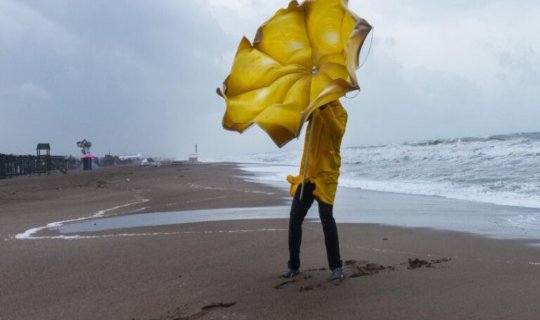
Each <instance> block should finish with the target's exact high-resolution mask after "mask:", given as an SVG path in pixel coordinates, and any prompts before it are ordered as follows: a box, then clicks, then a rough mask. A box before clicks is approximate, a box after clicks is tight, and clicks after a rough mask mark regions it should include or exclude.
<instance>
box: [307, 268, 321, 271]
mask: <svg viewBox="0 0 540 320" xmlns="http://www.w3.org/2000/svg"><path fill="white" fill-rule="evenodd" d="M306 271H311V272H314V271H326V268H314V269H307V270H306Z"/></svg>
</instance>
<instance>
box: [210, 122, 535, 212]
mask: <svg viewBox="0 0 540 320" xmlns="http://www.w3.org/2000/svg"><path fill="white" fill-rule="evenodd" d="M301 155H302V150H297V151H288V152H282V151H276V152H270V153H258V154H249V155H242V156H235V157H226V158H220V159H213V160H215V161H230V162H235V163H238V164H239V165H240V166H241V168H242V169H243V170H245V171H247V172H250V173H254V174H255V175H254V177H253V178H252V179H254V180H258V181H261V182H265V181H266V182H270V183H271V182H284V181H285V177H286V176H287V175H288V174H298V167H299V163H300V160H301ZM341 156H342V168H341V175H340V178H339V185H340V186H341V187H345V188H352V189H364V190H373V191H383V192H393V193H404V194H416V195H429V196H439V197H445V198H449V199H460V200H471V201H478V202H485V203H492V204H499V205H508V206H519V207H527V208H540V132H530V133H513V134H501V135H491V136H486V137H464V138H453V139H436V140H426V141H416V142H406V143H401V144H385V145H370V146H356V147H347V148H343V149H342V154H341Z"/></svg>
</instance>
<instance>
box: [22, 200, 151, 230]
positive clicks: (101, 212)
mask: <svg viewBox="0 0 540 320" xmlns="http://www.w3.org/2000/svg"><path fill="white" fill-rule="evenodd" d="M148 201H150V200H149V199H145V198H142V197H140V196H137V201H135V202H130V203H125V204H121V205H118V206H115V207H111V208H107V209H103V210H99V211H97V212H95V213H94V214H92V215H91V216H85V217H80V218H76V219H70V220H63V221H55V222H51V223H48V224H47V225H45V226H40V227H36V228H31V229H28V230H26V231H24V232H22V233H18V234H16V235H15V237H14V238H15V239H17V240H39V239H66V240H72V239H79V238H77V237H79V236H54V237H38V236H34V235H35V234H36V233H38V232H40V231H42V230H45V229H55V228H59V227H61V226H62V225H64V224H66V223H70V222H76V221H81V220H87V219H91V218H100V217H103V216H104V215H105V214H106V213H108V212H111V211H115V210H118V209H122V208H126V207H130V206H133V205H136V204H142V203H145V202H148Z"/></svg>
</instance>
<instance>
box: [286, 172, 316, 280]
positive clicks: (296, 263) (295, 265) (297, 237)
mask: <svg viewBox="0 0 540 320" xmlns="http://www.w3.org/2000/svg"><path fill="white" fill-rule="evenodd" d="M300 190H301V186H300V187H298V189H297V190H296V194H295V195H294V198H293V203H292V206H291V214H290V219H289V263H288V266H289V269H294V270H298V269H299V268H300V244H301V243H302V223H303V222H304V218H305V217H306V214H307V212H308V210H309V208H310V207H311V205H312V204H313V200H314V197H313V190H315V185H314V184H312V183H306V185H305V186H304V194H303V196H302V200H300Z"/></svg>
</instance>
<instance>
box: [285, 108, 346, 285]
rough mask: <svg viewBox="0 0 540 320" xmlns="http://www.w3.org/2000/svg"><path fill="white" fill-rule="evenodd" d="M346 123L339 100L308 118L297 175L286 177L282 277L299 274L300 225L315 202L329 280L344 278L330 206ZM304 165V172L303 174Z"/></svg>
mask: <svg viewBox="0 0 540 320" xmlns="http://www.w3.org/2000/svg"><path fill="white" fill-rule="evenodd" d="M346 124H347V112H346V111H345V108H343V106H342V105H341V103H340V102H339V101H334V102H331V103H329V104H327V105H325V106H323V107H321V108H319V109H317V110H315V111H314V112H313V113H312V115H311V118H310V120H309V124H308V127H307V130H306V139H305V142H304V153H303V156H302V164H301V166H300V174H299V175H298V176H291V175H289V176H288V177H287V180H288V181H289V183H290V184H291V189H290V193H291V196H293V201H292V205H291V211H290V218H289V234H288V237H289V241H288V242H289V261H288V266H287V270H286V271H285V272H283V273H282V277H284V278H291V277H294V276H296V275H297V274H298V273H299V272H300V271H299V270H300V244H301V242H302V223H303V221H304V218H305V216H306V214H307V212H308V210H309V209H310V207H311V205H312V204H313V202H314V200H317V202H318V205H319V217H320V219H321V223H322V228H323V232H324V242H325V245H326V255H327V258H328V266H329V267H330V270H331V272H332V275H331V279H332V280H341V279H343V277H344V273H343V266H342V261H341V257H340V253H339V237H338V230H337V226H336V222H335V220H334V217H333V205H334V198H335V195H336V189H337V184H338V177H339V168H340V166H341V156H340V147H341V140H342V138H343V134H344V133H345V126H346ZM310 135H311V144H310V143H309V139H310ZM306 157H308V163H307V164H306ZM306 165H307V168H306V169H307V170H305V171H304V169H305V166H306ZM304 172H305V177H304ZM302 183H304V187H303V190H302Z"/></svg>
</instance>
